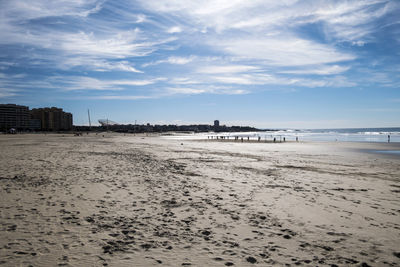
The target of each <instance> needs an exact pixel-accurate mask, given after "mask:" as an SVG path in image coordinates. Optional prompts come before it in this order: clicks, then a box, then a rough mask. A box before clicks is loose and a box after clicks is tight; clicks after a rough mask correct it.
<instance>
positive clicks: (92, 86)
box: [48, 76, 164, 91]
mask: <svg viewBox="0 0 400 267" xmlns="http://www.w3.org/2000/svg"><path fill="white" fill-rule="evenodd" d="M161 80H164V79H163V78H155V79H148V80H124V79H118V80H114V79H113V80H99V79H96V78H92V77H83V76H77V77H75V76H69V77H65V76H54V77H51V78H50V79H49V80H48V81H49V82H50V83H51V84H53V85H54V87H56V86H59V87H61V88H62V89H63V90H68V91H76V90H100V91H119V90H124V89H126V87H127V86H134V87H136V86H146V85H150V84H154V83H156V82H158V81H161Z"/></svg>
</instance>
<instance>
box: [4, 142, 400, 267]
mask: <svg viewBox="0 0 400 267" xmlns="http://www.w3.org/2000/svg"><path fill="white" fill-rule="evenodd" d="M0 149H1V150H0V160H1V161H0V186H1V191H0V197H1V202H0V206H1V207H0V209H1V217H0V227H1V232H0V266H29V265H32V266H57V265H58V266H102V265H108V266H158V265H164V266H185V265H192V266H230V265H234V266H255V265H258V266H270V265H277V266H285V265H287V266H289V265H290V266H294V265H302V266H398V265H399V264H400V258H399V257H400V195H399V193H400V183H399V180H400V164H399V163H400V160H399V158H398V157H397V158H396V157H390V156H386V155H383V154H377V153H366V151H368V150H374V149H376V150H387V149H399V144H368V143H282V144H271V143H268V144H261V143H233V142H215V141H178V140H167V139H163V138H161V137H143V136H131V135H129V136H128V135H127V136H123V135H117V134H106V135H105V136H104V137H102V135H94V134H91V135H89V136H86V135H84V136H81V137H74V136H71V135H64V136H62V135H42V134H37V135H16V136H5V135H3V136H0Z"/></svg>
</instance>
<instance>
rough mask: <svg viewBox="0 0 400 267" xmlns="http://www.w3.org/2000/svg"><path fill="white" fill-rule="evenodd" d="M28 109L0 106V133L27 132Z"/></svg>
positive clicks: (24, 107)
mask: <svg viewBox="0 0 400 267" xmlns="http://www.w3.org/2000/svg"><path fill="white" fill-rule="evenodd" d="M29 120H30V115H29V108H28V107H26V106H20V105H16V104H0V131H9V130H10V129H12V128H14V129H16V130H27V129H29V124H30V121H29Z"/></svg>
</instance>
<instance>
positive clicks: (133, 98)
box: [92, 95, 157, 100]
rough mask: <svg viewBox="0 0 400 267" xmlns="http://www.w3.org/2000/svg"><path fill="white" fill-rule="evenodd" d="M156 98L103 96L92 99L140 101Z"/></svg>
mask: <svg viewBox="0 0 400 267" xmlns="http://www.w3.org/2000/svg"><path fill="white" fill-rule="evenodd" d="M153 98H157V97H154V96H143V95H103V96H95V97H92V99H103V100H141V99H153Z"/></svg>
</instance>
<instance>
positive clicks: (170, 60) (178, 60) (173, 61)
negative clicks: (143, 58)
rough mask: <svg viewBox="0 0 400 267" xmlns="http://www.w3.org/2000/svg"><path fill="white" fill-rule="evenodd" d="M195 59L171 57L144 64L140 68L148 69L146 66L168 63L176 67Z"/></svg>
mask: <svg viewBox="0 0 400 267" xmlns="http://www.w3.org/2000/svg"><path fill="white" fill-rule="evenodd" d="M195 58H196V57H195V56H193V55H192V56H188V57H180V56H171V57H168V58H166V59H161V60H157V61H153V62H149V63H145V64H143V65H142V67H148V66H155V65H159V64H163V63H168V64H176V65H185V64H188V63H190V62H192V61H193V60H194V59H195Z"/></svg>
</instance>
